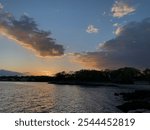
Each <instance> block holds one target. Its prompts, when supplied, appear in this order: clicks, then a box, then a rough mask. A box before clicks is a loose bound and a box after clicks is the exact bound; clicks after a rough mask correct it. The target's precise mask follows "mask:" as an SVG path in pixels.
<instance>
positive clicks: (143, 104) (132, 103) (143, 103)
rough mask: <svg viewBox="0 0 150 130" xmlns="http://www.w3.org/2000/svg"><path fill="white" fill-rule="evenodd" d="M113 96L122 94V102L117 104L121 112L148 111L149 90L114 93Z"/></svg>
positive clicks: (149, 103) (149, 110)
mask: <svg viewBox="0 0 150 130" xmlns="http://www.w3.org/2000/svg"><path fill="white" fill-rule="evenodd" d="M115 96H122V98H123V100H124V103H123V104H122V105H119V106H117V108H118V109H120V110H121V111H122V112H134V113H136V112H137V113H139V112H147V113H149V112H150V91H149V90H135V91H134V92H129V93H119V94H118V93H115Z"/></svg>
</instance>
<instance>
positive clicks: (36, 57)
mask: <svg viewBox="0 0 150 130" xmlns="http://www.w3.org/2000/svg"><path fill="white" fill-rule="evenodd" d="M149 12H150V1H149V0H108V1H106V0H44V1H42V0H30V1H26V0H0V69H6V70H11V71H17V72H22V73H29V74H33V75H53V74H55V73H57V72H60V71H75V70H80V69H100V70H101V69H114V68H119V67H125V66H130V67H137V68H148V67H150V51H149V50H150V14H149Z"/></svg>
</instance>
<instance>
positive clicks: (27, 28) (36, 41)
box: [0, 10, 64, 57]
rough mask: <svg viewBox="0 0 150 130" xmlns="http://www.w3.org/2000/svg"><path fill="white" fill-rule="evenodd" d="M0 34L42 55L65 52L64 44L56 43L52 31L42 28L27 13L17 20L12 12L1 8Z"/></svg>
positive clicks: (55, 54)
mask: <svg viewBox="0 0 150 130" xmlns="http://www.w3.org/2000/svg"><path fill="white" fill-rule="evenodd" d="M0 34H2V35H4V36H6V37H7V38H9V39H12V40H15V41H16V42H17V43H19V44H20V45H22V46H24V47H26V48H29V49H32V50H33V51H35V52H36V53H37V54H38V55H39V56H42V57H45V56H60V55H63V54H64V48H63V46H62V45H59V44H56V41H55V39H53V38H52V37H51V33H50V32H48V31H43V30H40V29H39V28H38V26H37V24H36V22H35V21H34V19H33V18H30V17H28V16H27V15H23V16H21V17H20V19H19V20H17V19H15V17H14V16H13V15H12V14H11V13H8V12H4V11H3V10H0Z"/></svg>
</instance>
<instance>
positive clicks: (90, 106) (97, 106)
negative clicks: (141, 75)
mask: <svg viewBox="0 0 150 130" xmlns="http://www.w3.org/2000/svg"><path fill="white" fill-rule="evenodd" d="M124 91H129V90H128V89H122V88H116V87H106V86H105V87H82V86H75V85H74V86H69V85H53V84H47V83H29V82H0V112H6V113H8V112H9V113H11V112H29V113H30V112H57V113H60V112H65V113H66V112H67V113H68V112H88V113H89V112H97V113H99V112H100V113H101V112H121V111H120V110H118V109H117V108H116V106H117V105H120V104H122V100H121V98H120V97H117V96H114V93H116V92H124Z"/></svg>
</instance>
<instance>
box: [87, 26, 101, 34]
mask: <svg viewBox="0 0 150 130" xmlns="http://www.w3.org/2000/svg"><path fill="white" fill-rule="evenodd" d="M98 31H99V29H98V28H96V27H94V25H89V26H88V27H87V30H86V32H87V33H98Z"/></svg>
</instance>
